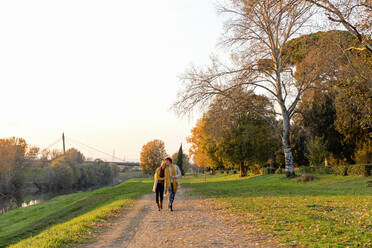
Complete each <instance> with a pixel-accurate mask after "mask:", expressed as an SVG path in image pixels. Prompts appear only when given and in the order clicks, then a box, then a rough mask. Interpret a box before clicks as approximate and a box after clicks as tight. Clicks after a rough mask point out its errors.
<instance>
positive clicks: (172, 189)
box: [152, 157, 181, 211]
mask: <svg viewBox="0 0 372 248" xmlns="http://www.w3.org/2000/svg"><path fill="white" fill-rule="evenodd" d="M180 176H181V171H180V169H179V168H178V166H177V165H176V164H173V163H172V159H171V158H170V157H167V158H165V159H164V160H163V162H162V163H161V165H160V167H159V168H157V169H156V171H155V175H154V187H153V189H152V191H154V192H155V199H156V204H157V206H158V209H159V211H160V210H161V209H162V208H163V198H164V194H165V195H167V193H169V202H168V208H169V209H170V210H171V211H173V201H174V197H175V196H176V192H177V188H178V181H177V180H178V178H179V177H180Z"/></svg>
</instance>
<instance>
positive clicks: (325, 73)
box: [188, 31, 372, 176]
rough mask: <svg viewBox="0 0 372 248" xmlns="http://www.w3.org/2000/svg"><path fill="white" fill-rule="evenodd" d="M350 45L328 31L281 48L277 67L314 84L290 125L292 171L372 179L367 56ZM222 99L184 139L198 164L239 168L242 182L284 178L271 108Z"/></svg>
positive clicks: (248, 95)
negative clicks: (252, 177) (281, 64)
mask: <svg viewBox="0 0 372 248" xmlns="http://www.w3.org/2000/svg"><path fill="white" fill-rule="evenodd" d="M356 43H357V41H356V39H355V38H354V37H353V36H352V35H351V34H350V33H348V32H346V31H329V32H318V33H314V34H309V35H304V36H301V37H299V38H296V39H293V40H291V41H289V42H288V43H287V44H286V46H285V48H284V49H283V50H284V52H283V60H285V61H286V63H287V64H288V65H291V66H293V67H296V69H297V71H296V74H295V75H294V76H295V77H296V79H297V80H298V81H300V80H305V79H304V78H303V76H304V74H306V73H309V71H311V73H312V75H311V76H312V77H316V78H317V81H316V84H314V87H312V88H311V89H308V90H307V91H306V92H305V93H304V94H303V96H302V98H301V101H299V103H298V106H297V108H296V112H295V114H294V116H293V118H292V122H291V128H290V144H291V149H292V153H293V162H294V165H295V167H296V168H297V169H295V171H299V172H316V173H335V174H339V175H365V176H366V175H370V173H371V165H368V164H371V163H372V142H371V137H372V132H371V131H372V125H371V120H372V117H371V113H372V110H371V109H372V102H371V99H372V98H371V78H372V74H371V73H372V54H371V53H369V52H367V51H365V50H360V51H348V52H346V53H345V51H346V49H347V48H348V47H352V46H355V44H356ZM340 46H341V48H340ZM227 94H228V95H229V97H226V96H222V95H219V96H217V97H216V98H214V100H213V101H212V103H211V104H210V105H209V108H208V110H207V111H206V113H205V114H204V116H203V117H202V118H201V119H200V120H198V122H197V124H196V126H195V127H194V128H193V129H192V134H191V136H190V137H189V138H188V142H189V143H190V144H191V149H190V152H191V155H192V156H193V158H194V160H195V162H196V164H197V165H199V166H204V167H208V168H212V169H217V170H222V171H223V170H226V169H240V173H241V175H242V176H244V175H246V174H247V172H250V173H275V172H276V173H285V172H284V168H285V155H284V152H283V148H282V140H281V139H282V138H281V137H280V136H279V135H278V132H275V128H276V127H277V126H279V127H280V123H281V120H280V119H278V118H276V117H275V115H274V114H273V113H274V112H275V111H276V109H275V107H274V106H273V105H272V101H270V99H269V98H268V97H266V96H264V95H257V94H255V92H254V91H247V90H244V89H243V87H236V88H235V89H234V90H233V91H232V90H230V91H229V92H228V93H227ZM236 99H238V101H237V100H236ZM251 106H260V108H261V109H259V110H258V111H257V107H256V109H252V107H251ZM257 112H259V113H260V114H257ZM262 113H264V115H262ZM279 133H280V132H279ZM326 165H327V166H328V167H327V168H325V166H326Z"/></svg>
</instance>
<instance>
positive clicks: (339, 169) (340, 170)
mask: <svg viewBox="0 0 372 248" xmlns="http://www.w3.org/2000/svg"><path fill="white" fill-rule="evenodd" d="M333 170H334V173H335V174H336V175H340V176H347V173H348V166H347V165H341V164H340V165H337V166H333Z"/></svg>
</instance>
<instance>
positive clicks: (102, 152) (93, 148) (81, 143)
mask: <svg viewBox="0 0 372 248" xmlns="http://www.w3.org/2000/svg"><path fill="white" fill-rule="evenodd" d="M65 138H68V139H69V140H71V141H73V142H74V143H78V144H80V145H82V146H85V147H87V148H89V149H92V150H95V151H97V152H99V153H101V154H105V155H106V156H108V157H111V156H112V158H114V159H116V160H119V161H123V162H125V161H124V160H122V159H121V158H118V157H115V156H113V155H112V154H109V153H107V152H104V151H101V150H99V149H97V148H95V147H92V146H90V145H87V144H84V143H83V142H81V141H78V140H76V139H72V138H71V137H67V136H65Z"/></svg>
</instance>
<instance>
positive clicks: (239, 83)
mask: <svg viewBox="0 0 372 248" xmlns="http://www.w3.org/2000/svg"><path fill="white" fill-rule="evenodd" d="M230 2H231V4H229V5H224V6H221V7H219V11H220V12H221V13H222V14H227V15H228V16H229V19H228V20H227V21H226V23H225V31H226V32H225V36H224V38H223V44H224V45H226V46H227V47H229V48H231V49H233V55H232V63H231V65H226V64H225V63H221V62H220V61H219V60H218V59H216V58H212V63H211V65H210V66H209V67H207V68H196V67H192V68H190V69H189V70H188V71H186V73H185V74H184V75H183V76H182V78H181V79H182V81H183V83H184V85H185V88H184V89H183V90H182V91H181V92H180V93H179V95H178V100H177V102H176V103H175V105H174V108H175V109H176V111H177V113H179V114H186V113H189V112H190V111H192V110H193V109H194V108H195V106H198V105H199V106H207V105H208V104H209V103H210V102H211V101H212V100H213V99H214V97H215V96H217V95H220V96H223V97H227V98H229V99H230V100H231V99H232V100H234V101H235V102H237V103H238V104H241V105H244V106H245V107H247V108H249V109H250V110H251V111H254V112H256V113H257V114H258V115H259V116H261V117H263V118H264V119H265V120H267V121H268V122H269V123H270V124H271V125H272V126H273V128H274V129H275V130H276V131H277V133H278V134H279V135H280V137H281V139H282V144H283V148H284V154H285V164H286V172H287V176H292V175H294V168H293V156H292V149H291V146H290V140H289V134H290V126H291V118H292V117H293V115H294V113H295V109H296V105H297V103H298V101H299V100H300V99H301V96H302V95H303V93H304V92H305V91H306V90H307V89H309V88H310V87H311V86H312V82H313V80H315V78H311V77H307V78H308V79H307V80H304V81H301V82H298V81H296V80H295V78H294V74H295V68H291V67H289V66H287V65H286V62H285V60H284V59H283V56H282V55H283V52H284V51H283V49H284V47H285V44H286V43H287V41H289V40H290V39H291V38H293V37H294V36H295V35H297V34H298V33H299V32H300V30H301V29H302V28H303V27H304V25H305V23H307V21H308V20H309V19H310V18H311V15H312V13H311V4H309V3H307V2H306V1H301V0H275V1H273V0H239V1H238V0H231V1H230ZM237 88H239V89H244V90H246V91H252V90H253V91H255V92H256V94H263V95H266V96H268V97H269V98H270V99H271V100H272V102H273V103H274V104H275V105H276V108H274V109H272V108H270V109H267V108H264V107H263V105H260V104H259V103H257V101H250V100H249V99H247V98H240V97H238V96H236V94H234V92H236V89H237ZM275 109H277V111H275ZM273 115H275V116H277V117H280V118H281V119H282V122H279V123H282V125H277V124H278V122H277V121H273V118H272V116H273ZM274 120H275V119H274Z"/></svg>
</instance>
